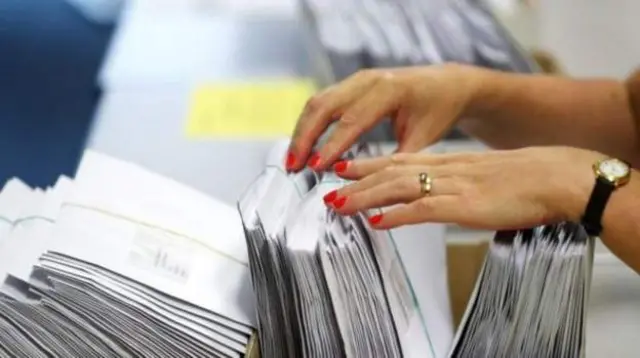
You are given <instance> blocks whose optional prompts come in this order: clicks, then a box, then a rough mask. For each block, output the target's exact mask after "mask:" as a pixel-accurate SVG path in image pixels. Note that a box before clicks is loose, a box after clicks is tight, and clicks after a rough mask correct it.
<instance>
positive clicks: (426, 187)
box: [418, 173, 433, 195]
mask: <svg viewBox="0 0 640 358" xmlns="http://www.w3.org/2000/svg"><path fill="white" fill-rule="evenodd" d="M418 180H419V181H420V192H421V193H422V194H424V195H429V194H431V188H432V186H433V185H432V180H431V177H430V176H429V174H427V173H420V175H418Z"/></svg>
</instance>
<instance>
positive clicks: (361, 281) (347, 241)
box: [239, 145, 453, 357]
mask: <svg viewBox="0 0 640 358" xmlns="http://www.w3.org/2000/svg"><path fill="white" fill-rule="evenodd" d="M379 154H381V149H380V148H378V147H374V146H366V145H364V146H359V147H358V148H355V149H354V150H353V151H351V152H350V153H349V154H348V155H347V157H348V158H349V157H350V158H352V157H355V156H374V155H379ZM272 156H273V157H274V158H280V159H277V160H273V161H272V162H271V163H272V164H274V165H272V166H269V167H267V169H266V170H265V171H264V173H263V174H262V175H261V176H260V177H259V178H258V179H257V180H256V181H255V183H254V184H253V185H252V186H251V188H250V189H249V191H248V192H247V193H245V195H244V196H243V198H242V199H241V200H240V202H239V209H240V212H241V214H242V220H243V223H244V227H245V232H246V238H247V244H248V250H249V259H250V263H251V265H250V266H251V272H252V278H253V286H254V292H255V294H256V304H257V312H258V330H259V337H260V343H261V353H262V355H263V356H264V357H343V356H346V357H441V356H443V355H444V354H446V352H447V351H448V349H449V347H450V344H451V340H452V335H453V329H452V322H451V313H450V308H449V296H448V291H447V283H446V264H445V260H444V257H445V255H444V252H445V245H444V226H443V225H431V224H427V225H418V226H413V227H406V228H403V229H399V230H393V231H391V232H381V231H375V230H372V229H371V228H370V227H369V226H368V221H367V220H366V217H364V215H363V214H360V215H355V216H351V217H342V216H338V215H336V214H335V213H333V212H332V211H331V210H330V209H328V208H327V207H326V205H325V204H324V203H323V200H322V197H323V195H324V194H326V193H328V192H329V191H330V190H333V189H335V188H337V187H339V186H341V185H344V184H345V182H344V181H342V180H340V179H339V178H338V177H336V176H335V175H333V174H331V173H315V172H313V171H310V170H305V171H302V172H300V173H298V174H292V175H289V174H287V173H285V171H284V170H283V168H282V165H281V164H280V163H283V162H284V151H281V152H278V151H274V153H273V154H272Z"/></svg>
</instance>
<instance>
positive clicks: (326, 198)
mask: <svg viewBox="0 0 640 358" xmlns="http://www.w3.org/2000/svg"><path fill="white" fill-rule="evenodd" d="M337 197H338V191H337V190H333V191H331V192H329V193H328V194H327V195H325V196H324V197H323V198H322V200H324V203H325V204H329V203H331V202H333V201H334V200H336V198H337Z"/></svg>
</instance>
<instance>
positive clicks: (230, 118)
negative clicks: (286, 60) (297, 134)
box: [186, 79, 315, 138]
mask: <svg viewBox="0 0 640 358" xmlns="http://www.w3.org/2000/svg"><path fill="white" fill-rule="evenodd" d="M314 92H315V87H314V85H313V83H312V82H311V81H309V80H301V79H290V80H274V81H270V82H256V83H251V82H247V83H211V84H207V85H202V86H200V87H198V88H196V89H195V91H194V92H193V96H192V102H191V108H190V111H189V114H188V119H187V128H186V131H187V135H188V136H190V137H195V138H201V137H218V138H234V137H253V138H265V137H266V138H273V137H282V136H289V135H291V133H292V132H293V129H294V127H295V125H296V122H297V121H298V118H299V116H300V113H301V111H302V109H303V108H304V105H305V103H306V101H307V100H308V99H309V97H310V96H311V95H312V94H313V93H314Z"/></svg>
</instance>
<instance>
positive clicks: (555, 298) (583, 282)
mask: <svg viewBox="0 0 640 358" xmlns="http://www.w3.org/2000/svg"><path fill="white" fill-rule="evenodd" d="M592 267H593V239H590V238H588V237H587V234H586V232H585V231H584V229H583V228H582V227H581V226H579V225H575V224H570V223H564V224H558V225H554V226H543V227H538V228H535V229H531V230H523V231H517V232H501V233H498V234H497V235H496V237H495V239H494V242H493V245H492V247H491V250H490V252H489V255H488V256H487V259H486V261H485V264H484V268H483V270H482V272H481V273H480V278H479V280H478V283H477V286H476V290H475V293H474V295H473V297H472V298H471V300H470V302H469V305H468V307H467V312H466V314H465V318H464V319H463V321H462V323H461V325H460V327H459V329H458V334H457V337H456V340H455V344H454V346H453V350H452V354H451V355H450V356H451V357H505V358H507V357H582V356H584V353H585V333H586V312H587V302H588V294H589V286H590V282H591V272H592Z"/></svg>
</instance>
